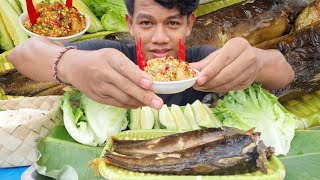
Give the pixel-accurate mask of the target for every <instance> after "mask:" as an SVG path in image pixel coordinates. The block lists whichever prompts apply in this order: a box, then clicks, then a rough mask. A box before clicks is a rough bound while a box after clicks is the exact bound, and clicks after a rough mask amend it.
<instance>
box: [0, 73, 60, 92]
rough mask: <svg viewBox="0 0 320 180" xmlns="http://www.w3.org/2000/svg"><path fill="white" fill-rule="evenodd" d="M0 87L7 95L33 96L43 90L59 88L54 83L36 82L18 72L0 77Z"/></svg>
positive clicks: (57, 84)
mask: <svg viewBox="0 0 320 180" xmlns="http://www.w3.org/2000/svg"><path fill="white" fill-rule="evenodd" d="M0 85H1V87H2V88H3V90H4V91H5V92H6V94H7V95H12V96H34V95H36V94H38V93H40V92H41V91H43V90H46V89H49V88H52V87H56V86H59V85H60V84H59V83H55V82H38V81H34V80H31V79H29V78H27V77H25V76H23V75H22V74H20V73H19V72H12V73H9V74H6V75H5V76H1V77H0Z"/></svg>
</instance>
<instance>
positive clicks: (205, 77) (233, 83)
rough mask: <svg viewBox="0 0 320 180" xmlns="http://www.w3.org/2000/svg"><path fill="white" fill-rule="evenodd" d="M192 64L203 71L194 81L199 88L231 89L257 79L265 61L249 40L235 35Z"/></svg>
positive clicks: (244, 85)
mask: <svg viewBox="0 0 320 180" xmlns="http://www.w3.org/2000/svg"><path fill="white" fill-rule="evenodd" d="M190 65H191V67H192V68H194V69H197V70H199V71H200V74H199V78H198V80H197V83H196V85H194V88H195V89H196V90H199V91H205V92H227V91H230V90H240V89H245V88H246V87H248V86H250V85H251V84H252V83H253V82H254V81H255V79H256V77H257V74H258V72H259V71H260V69H261V67H262V62H261V61H259V60H258V58H257V55H256V52H255V48H253V47H252V46H251V45H250V44H249V42H248V41H247V40H245V39H243V38H234V39H231V40H229V41H228V42H227V43H226V44H225V45H224V46H223V48H221V49H219V50H218V51H216V52H214V53H212V54H210V55H209V56H208V57H206V58H205V59H203V60H202V61H200V62H196V63H190Z"/></svg>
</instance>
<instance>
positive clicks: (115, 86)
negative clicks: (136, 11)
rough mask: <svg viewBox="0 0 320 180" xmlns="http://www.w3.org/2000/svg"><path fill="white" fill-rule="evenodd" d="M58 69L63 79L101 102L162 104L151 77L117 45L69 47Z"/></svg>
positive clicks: (159, 105)
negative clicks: (93, 47)
mask: <svg viewBox="0 0 320 180" xmlns="http://www.w3.org/2000/svg"><path fill="white" fill-rule="evenodd" d="M58 73H59V74H58V76H59V77H60V79H61V80H62V81H64V82H68V83H70V84H72V85H73V86H75V87H77V88H78V89H79V90H80V91H82V92H83V93H85V94H86V95H88V96H89V97H90V98H92V99H93V100H95V101H97V102H100V103H104V104H109V105H113V106H118V107H123V108H137V107H139V106H150V107H152V108H155V109H160V108H161V107H162V105H163V101H162V99H161V98H160V97H158V96H157V95H156V94H155V93H154V92H152V91H151V87H152V83H153V82H152V79H151V77H150V76H149V75H148V74H147V73H146V72H144V71H142V70H140V69H139V67H138V66H137V65H135V64H134V63H133V62H132V61H131V60H129V59H128V58H127V57H126V56H125V55H124V54H123V53H122V52H120V51H118V50H115V49H101V50H97V51H80V50H69V51H68V52H67V53H65V54H64V55H63V56H62V59H61V60H60V62H59V64H58Z"/></svg>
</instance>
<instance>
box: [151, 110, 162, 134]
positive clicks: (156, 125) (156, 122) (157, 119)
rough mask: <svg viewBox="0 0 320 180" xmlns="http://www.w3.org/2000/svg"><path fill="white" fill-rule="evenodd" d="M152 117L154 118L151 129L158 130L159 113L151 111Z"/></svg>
mask: <svg viewBox="0 0 320 180" xmlns="http://www.w3.org/2000/svg"><path fill="white" fill-rule="evenodd" d="M151 110H152V112H153V116H154V126H153V129H160V119H159V111H158V110H156V109H152V108H151Z"/></svg>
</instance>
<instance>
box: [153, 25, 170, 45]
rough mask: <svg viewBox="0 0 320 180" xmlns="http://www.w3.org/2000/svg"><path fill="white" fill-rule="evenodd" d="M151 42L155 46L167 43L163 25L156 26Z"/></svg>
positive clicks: (167, 37) (166, 34)
mask: <svg viewBox="0 0 320 180" xmlns="http://www.w3.org/2000/svg"><path fill="white" fill-rule="evenodd" d="M152 42H153V43H155V44H165V43H168V42H169V36H168V33H167V32H166V29H165V27H164V26H163V25H158V26H156V28H155V30H154V32H153V35H152Z"/></svg>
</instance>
